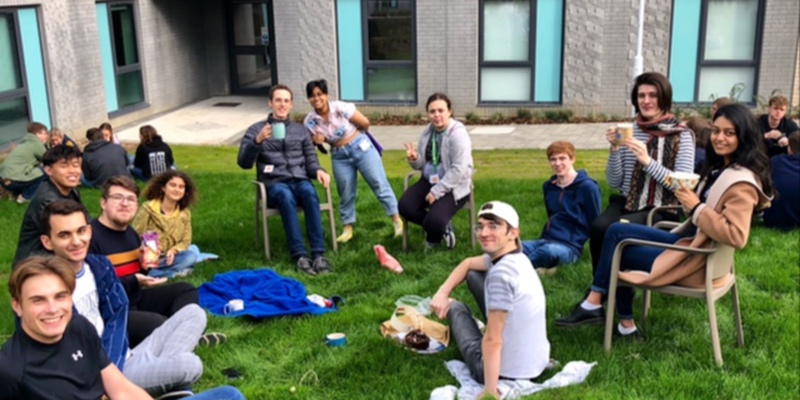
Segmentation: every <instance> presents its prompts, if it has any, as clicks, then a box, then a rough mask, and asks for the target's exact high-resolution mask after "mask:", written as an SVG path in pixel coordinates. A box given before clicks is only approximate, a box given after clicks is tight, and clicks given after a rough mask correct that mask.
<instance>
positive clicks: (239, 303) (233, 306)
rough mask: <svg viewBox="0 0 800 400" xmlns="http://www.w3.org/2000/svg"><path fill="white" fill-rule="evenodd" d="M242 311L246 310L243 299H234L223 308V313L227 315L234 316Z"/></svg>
mask: <svg viewBox="0 0 800 400" xmlns="http://www.w3.org/2000/svg"><path fill="white" fill-rule="evenodd" d="M242 310H244V300H241V299H233V300H231V301H229V302H228V304H225V307H223V308H222V312H223V313H225V314H232V313H235V312H239V311H242Z"/></svg>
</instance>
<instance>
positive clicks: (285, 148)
mask: <svg viewBox="0 0 800 400" xmlns="http://www.w3.org/2000/svg"><path fill="white" fill-rule="evenodd" d="M269 106H270V108H271V109H272V113H270V114H269V117H268V118H267V119H266V120H264V121H259V122H256V123H255V124H253V125H252V126H250V127H249V128H247V132H245V134H244V137H243V138H242V142H241V144H240V145H239V159H238V162H239V166H240V167H242V168H244V169H250V168H253V165H255V166H256V169H257V173H258V180H259V181H261V182H263V183H264V186H266V188H267V200H268V201H267V207H269V208H277V209H278V210H280V213H281V221H283V229H284V230H285V231H286V241H287V242H288V244H289V254H290V255H291V257H292V258H293V259H294V260H295V262H296V263H297V269H299V270H300V271H303V272H305V273H307V274H309V275H319V274H325V273H329V272H331V265H330V262H328V260H326V259H325V258H323V257H322V254H323V253H325V241H324V239H323V236H322V216H321V215H320V211H319V196H318V195H317V191H316V190H315V189H314V185H313V184H312V183H311V180H310V179H311V178H314V179H317V180H318V181H319V182H320V183H321V184H322V186H324V187H326V188H327V187H328V184H329V183H330V181H331V177H330V175H328V174H327V173H326V172H325V170H324V169H322V168H321V167H320V165H319V159H318V158H317V153H316V150H315V148H314V143H313V142H312V141H311V137H310V136H309V135H308V132H307V131H306V128H305V127H304V126H303V125H302V124H299V123H296V122H293V121H292V120H291V118H289V117H290V112H291V111H292V91H291V90H290V89H289V88H288V87H287V86H285V85H275V86H274V87H272V89H271V90H270V94H269ZM276 124H280V125H283V129H284V130H285V136H286V137H285V138H280V139H276V138H274V137H273V135H272V126H273V125H276ZM298 206H301V207H302V208H303V210H304V212H305V219H306V232H307V234H308V242H309V245H310V246H311V258H308V253H307V252H306V249H305V247H304V245H303V236H302V233H301V232H300V219H299V218H298V216H297V207H298Z"/></svg>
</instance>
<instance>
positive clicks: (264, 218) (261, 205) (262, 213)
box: [253, 180, 338, 260]
mask: <svg viewBox="0 0 800 400" xmlns="http://www.w3.org/2000/svg"><path fill="white" fill-rule="evenodd" d="M253 184H255V185H256V206H255V212H256V219H255V227H256V235H255V245H256V246H258V239H259V236H261V235H260V232H259V229H258V221H259V219H260V220H261V229H262V231H263V232H264V256H266V258H267V260H269V259H270V258H271V253H270V247H269V224H268V223H267V222H268V219H269V217H271V216H274V215H277V216H279V217H280V215H281V212H280V211H279V210H278V209H276V208H268V207H267V187H266V186H264V183H262V182H260V181H257V180H255V181H253ZM319 210H320V212H324V211H327V212H328V221H329V222H330V227H331V245H332V246H333V251H336V250H338V246H337V244H336V220H335V219H334V216H333V201H332V200H331V188H330V185H329V186H328V187H327V188H325V202H324V203H320V204H319ZM297 212H298V213H299V212H303V207H301V206H300V205H299V204H298V207H297Z"/></svg>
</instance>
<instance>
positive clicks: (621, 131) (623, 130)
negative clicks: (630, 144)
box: [615, 122, 633, 144]
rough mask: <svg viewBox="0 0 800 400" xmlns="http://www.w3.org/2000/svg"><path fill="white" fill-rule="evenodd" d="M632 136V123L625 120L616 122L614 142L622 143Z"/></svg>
mask: <svg viewBox="0 0 800 400" xmlns="http://www.w3.org/2000/svg"><path fill="white" fill-rule="evenodd" d="M632 137H633V124H631V123H627V122H624V123H621V124H617V140H616V143H615V144H622V143H624V142H625V141H626V140H628V139H630V138H632Z"/></svg>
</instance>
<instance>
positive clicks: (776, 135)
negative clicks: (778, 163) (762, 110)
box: [758, 95, 798, 158]
mask: <svg viewBox="0 0 800 400" xmlns="http://www.w3.org/2000/svg"><path fill="white" fill-rule="evenodd" d="M788 108H789V99H787V98H786V96H783V95H776V96H772V98H770V99H769V111H768V112H767V113H766V114H763V115H761V116H759V117H758V125H759V126H760V127H761V133H763V134H764V144H765V145H766V147H767V155H768V156H769V157H770V158H772V157H774V156H777V155H779V154H786V147H787V146H788V145H789V139H788V136H789V134H790V133H792V132H794V131H796V130H798V127H797V124H796V123H794V121H792V119H791V118H788V117H786V111H787V109H788Z"/></svg>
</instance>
